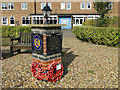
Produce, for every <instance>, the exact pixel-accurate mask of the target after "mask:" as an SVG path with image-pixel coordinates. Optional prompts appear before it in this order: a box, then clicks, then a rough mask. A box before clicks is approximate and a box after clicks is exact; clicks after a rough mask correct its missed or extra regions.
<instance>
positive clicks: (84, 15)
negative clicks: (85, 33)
mask: <svg viewBox="0 0 120 90" xmlns="http://www.w3.org/2000/svg"><path fill="white" fill-rule="evenodd" d="M35 5H36V10H35ZM45 5H46V2H36V3H35V2H34V0H33V2H1V11H2V16H1V18H0V19H1V23H2V25H9V26H15V25H20V26H27V25H30V24H43V23H44V18H43V15H42V9H43V7H44V6H45ZM48 5H49V6H50V8H51V9H52V13H51V16H50V18H48V21H49V23H50V24H67V26H66V27H62V28H63V29H71V28H73V26H81V25H82V23H83V22H85V21H86V20H89V19H97V18H98V17H99V15H98V14H97V12H96V10H94V8H93V3H92V2H49V3H48ZM111 5H112V7H111V8H112V10H110V12H109V14H108V16H109V17H112V16H118V2H114V3H111ZM35 12H36V14H35Z"/></svg>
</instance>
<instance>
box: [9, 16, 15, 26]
mask: <svg viewBox="0 0 120 90" xmlns="http://www.w3.org/2000/svg"><path fill="white" fill-rule="evenodd" d="M11 17H13V18H14V19H13V20H14V24H11V23H10V26H15V17H14V16H10V22H11Z"/></svg>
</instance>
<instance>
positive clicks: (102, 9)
mask: <svg viewBox="0 0 120 90" xmlns="http://www.w3.org/2000/svg"><path fill="white" fill-rule="evenodd" d="M93 5H94V6H93V7H94V9H95V10H96V11H97V13H98V14H100V19H99V26H103V23H104V20H103V19H104V17H105V14H108V12H109V11H110V10H111V7H112V6H111V2H94V3H93Z"/></svg>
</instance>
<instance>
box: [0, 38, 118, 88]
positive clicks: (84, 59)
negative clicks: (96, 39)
mask: <svg viewBox="0 0 120 90" xmlns="http://www.w3.org/2000/svg"><path fill="white" fill-rule="evenodd" d="M6 48H8V49H9V47H2V51H3V52H2V53H3V56H4V57H5V56H6V55H8V56H7V58H6V59H4V58H3V60H2V71H3V72H2V86H3V88H118V48H114V47H106V46H102V45H95V44H90V43H86V42H82V41H80V40H78V39H77V38H64V39H63V53H62V63H63V66H64V74H63V77H62V79H61V80H60V81H57V82H56V83H51V82H45V81H38V80H36V79H35V78H34V77H32V74H31V63H32V59H31V58H32V55H31V53H20V54H16V55H14V56H12V57H9V54H5V53H9V50H8V51H6V50H5V49H6Z"/></svg>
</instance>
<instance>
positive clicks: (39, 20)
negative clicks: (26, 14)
mask: <svg viewBox="0 0 120 90" xmlns="http://www.w3.org/2000/svg"><path fill="white" fill-rule="evenodd" d="M33 24H43V17H33Z"/></svg>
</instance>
